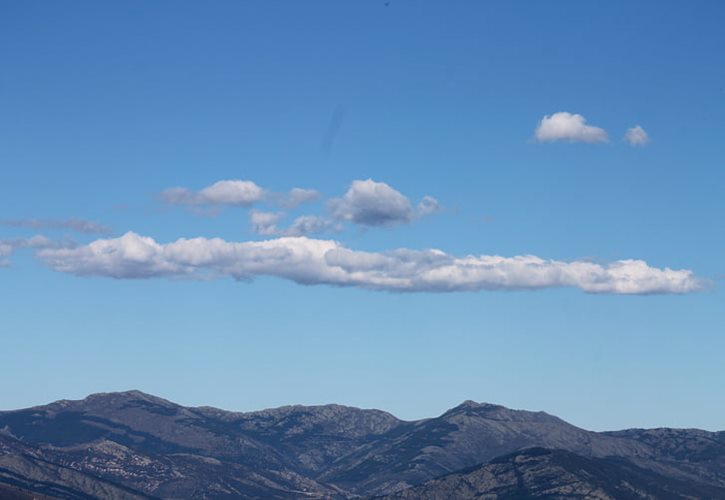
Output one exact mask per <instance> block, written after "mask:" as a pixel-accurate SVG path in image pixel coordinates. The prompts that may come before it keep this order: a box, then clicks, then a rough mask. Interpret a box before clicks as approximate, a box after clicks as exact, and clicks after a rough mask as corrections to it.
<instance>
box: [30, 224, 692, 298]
mask: <svg viewBox="0 0 725 500" xmlns="http://www.w3.org/2000/svg"><path fill="white" fill-rule="evenodd" d="M37 255H38V257H39V258H40V259H42V260H43V261H44V262H45V263H46V264H47V265H48V266H50V267H51V268H53V269H55V270H56V271H60V272H65V273H72V274H76V275H79V276H106V277H113V278H119V279H121V278H152V277H163V276H165V277H188V278H195V279H207V278H221V277H227V276H229V277H232V278H235V279H238V280H250V279H253V278H255V277H257V276H275V277H278V278H282V279H288V280H292V281H295V282H297V283H301V284H306V285H312V284H327V285H336V286H350V287H358V288H365V289H372V290H385V291H392V292H453V291H478V290H522V289H543V288H554V287H576V288H579V289H581V290H583V291H585V292H590V293H615V294H664V293H688V292H694V291H697V290H700V289H701V288H703V286H704V282H703V281H702V280H701V279H699V278H697V277H696V276H695V275H694V274H693V272H692V271H689V270H672V269H669V268H664V269H659V268H655V267H650V266H649V265H647V263H646V262H644V261H641V260H620V261H616V262H613V263H610V264H608V265H600V264H595V263H591V262H584V261H571V262H564V261H556V260H545V259H541V258H539V257H535V256H530V255H529V256H516V257H501V256H497V255H469V256H465V257H455V256H453V255H449V254H446V253H444V252H442V251H440V250H423V251H418V250H409V249H398V250H393V251H388V252H381V253H376V252H361V251H355V250H351V249H348V248H345V247H344V246H342V245H341V244H340V243H338V242H336V241H333V240H320V239H310V238H306V237H283V238H277V239H271V240H267V241H250V242H228V241H224V240H222V239H219V238H214V239H206V238H194V239H184V238H182V239H179V240H177V241H175V242H173V243H167V244H160V243H157V242H156V241H154V240H153V239H152V238H148V237H143V236H139V235H137V234H135V233H127V234H125V235H123V236H122V237H120V238H114V239H99V240H96V241H94V242H92V243H90V244H88V245H85V246H80V247H76V248H46V249H42V250H39V251H38V253H37Z"/></svg>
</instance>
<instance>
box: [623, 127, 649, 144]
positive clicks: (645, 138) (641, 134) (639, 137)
mask: <svg viewBox="0 0 725 500" xmlns="http://www.w3.org/2000/svg"><path fill="white" fill-rule="evenodd" d="M624 140H625V141H627V142H628V143H629V145H630V146H644V145H646V144H647V143H648V142H649V135H648V134H647V132H646V131H645V130H644V129H643V128H642V127H640V126H639V125H635V126H634V127H632V128H629V129H627V132H626V133H625V134H624Z"/></svg>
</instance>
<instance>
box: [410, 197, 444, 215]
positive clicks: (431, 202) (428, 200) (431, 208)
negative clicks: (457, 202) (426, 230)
mask: <svg viewBox="0 0 725 500" xmlns="http://www.w3.org/2000/svg"><path fill="white" fill-rule="evenodd" d="M441 210H443V207H442V206H441V204H440V203H438V200H436V199H435V198H433V197H432V196H427V195H426V196H424V197H423V199H422V200H420V203H418V207H417V209H416V212H417V214H418V215H419V216H425V215H431V214H435V213H438V212H440V211H441Z"/></svg>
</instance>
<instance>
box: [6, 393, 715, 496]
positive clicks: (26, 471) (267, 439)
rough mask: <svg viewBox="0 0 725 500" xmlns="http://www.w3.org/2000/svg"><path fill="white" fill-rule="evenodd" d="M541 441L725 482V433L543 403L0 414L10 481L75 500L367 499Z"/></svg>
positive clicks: (89, 405) (150, 401) (116, 402)
mask: <svg viewBox="0 0 725 500" xmlns="http://www.w3.org/2000/svg"><path fill="white" fill-rule="evenodd" d="M532 447H540V448H546V449H549V450H567V451H568V452H570V453H571V454H572V455H571V456H576V457H579V458H580V459H581V460H591V461H593V462H592V463H595V464H596V463H600V462H598V461H601V460H606V463H607V464H609V465H610V466H611V467H615V468H616V467H619V468H623V467H624V468H628V469H627V470H626V471H625V470H623V471H622V474H635V472H632V471H636V474H635V475H637V474H639V475H638V476H637V477H640V476H641V475H642V473H641V472H639V471H647V473H648V474H653V475H654V476H653V477H663V478H667V479H668V480H671V481H675V482H676V483H677V484H678V485H688V484H689V485H692V488H693V491H695V488H716V489H717V488H725V433H712V432H705V431H699V430H672V429H655V430H637V429H631V430H625V431H618V432H608V433H596V432H590V431H586V430H583V429H580V428H577V427H575V426H572V425H571V424H568V423H566V422H564V421H563V420H561V419H559V418H557V417H554V416H551V415H548V414H546V413H543V412H528V411H519V410H510V409H507V408H504V407H501V406H496V405H490V404H478V403H474V402H471V401H467V402H465V403H463V404H461V405H459V406H457V407H455V408H453V409H451V410H449V411H447V412H445V413H444V414H443V415H441V416H439V417H436V418H431V419H425V420H420V421H413V422H406V421H402V420H399V419H397V418H395V417H394V416H392V415H390V414H389V413H386V412H383V411H379V410H361V409H357V408H350V407H345V406H339V405H325V406H313V407H305V406H287V407H282V408H276V409H270V410H264V411H258V412H250V413H235V412H227V411H223V410H219V409H215V408H207V407H201V408H187V407H183V406H180V405H177V404H174V403H172V402H169V401H166V400H164V399H161V398H157V397H154V396H150V395H147V394H144V393H141V392H138V391H129V392H124V393H110V394H96V395H92V396H89V397H87V398H86V399H84V400H81V401H58V402H56V403H52V404H49V405H46V406H40V407H35V408H29V409H25V410H17V411H7V412H0V485H7V486H11V487H15V488H20V489H24V490H27V491H33V492H38V493H41V494H45V495H47V496H49V497H54V498H73V499H75V498H79V499H80V498H111V499H113V498H119V499H120V498H272V499H274V498H278V499H287V498H326V499H344V498H359V497H369V496H374V495H386V494H391V493H395V492H400V491H402V490H405V489H407V488H410V487H412V486H416V485H420V484H421V483H424V482H425V481H429V480H431V479H433V478H438V477H440V476H444V475H450V474H451V473H454V472H456V471H460V470H461V469H464V468H467V467H472V466H474V467H481V464H487V463H489V462H491V461H492V460H494V461H495V460H496V459H497V457H501V456H505V455H507V454H510V453H512V452H517V451H520V450H523V449H527V448H532ZM553 453H554V452H553ZM555 453H559V452H555ZM559 456H560V455H554V457H555V458H556V459H557V460H558V457H559ZM567 456H569V455H567ZM612 457H617V460H618V461H613V460H612ZM582 463H584V462H582ZM587 463H588V462H587ZM601 463H603V462H601ZM559 465H561V464H559ZM547 466H548V465H547ZM486 467H488V466H486ZM486 470H489V469H486ZM492 470H493V469H492ZM495 470H503V469H502V468H501V467H498V468H495ZM552 470H554V469H552ZM556 470H559V469H556ZM489 472H490V473H493V472H491V471H490V470H489ZM446 477H448V479H447V481H449V482H450V481H451V479H450V478H451V477H454V476H446ZM535 477H539V476H535ZM641 479H642V480H643V481H644V480H645V479H646V478H641ZM633 480H634V479H633ZM502 481H504V479H502ZM504 482H505V481H504ZM502 484H503V483H502ZM643 484H644V483H643ZM647 484H649V483H647ZM673 488H674V486H673ZM716 489H715V490H713V491H719V490H716ZM604 491H608V490H604ZM612 491H616V490H612ZM673 491H675V490H673ZM678 491H679V490H678ZM703 491H705V490H703ZM708 491H709V490H708ZM406 494H407V493H406ZM411 494H412V493H411ZM696 496H697V495H696ZM655 497H656V496H655ZM405 498H414V497H405ZM420 498H425V497H420ZM432 498H433V497H432ZM604 498H606V497H604ZM722 498H725V497H722Z"/></svg>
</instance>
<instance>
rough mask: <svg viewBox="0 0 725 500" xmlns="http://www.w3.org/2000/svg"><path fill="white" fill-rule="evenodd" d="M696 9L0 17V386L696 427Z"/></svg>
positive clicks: (700, 230) (701, 125)
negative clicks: (259, 222) (485, 407)
mask: <svg viewBox="0 0 725 500" xmlns="http://www.w3.org/2000/svg"><path fill="white" fill-rule="evenodd" d="M724 15H725V6H723V5H722V3H721V2H716V1H703V2H698V4H697V7H696V8H695V7H694V6H693V5H692V4H691V3H688V2H655V1H642V2H636V3H632V2H608V3H606V4H605V3H603V2H600V3H594V2H578V1H576V2H575V1H561V2H537V3H533V2H474V1H460V2H438V1H416V2H413V1H410V0H408V1H405V0H391V1H390V2H389V4H388V5H386V3H385V2H384V1H380V2H373V1H371V2H339V1H328V2H324V1H319V2H292V1H286V2H283V1H268V2H231V1H229V2H215V3H214V4H213V5H207V4H204V5H202V4H192V3H191V2H188V3H181V2H161V1H159V2H154V3H152V4H151V3H148V2H140V1H138V2H135V1H132V2H123V3H120V4H117V5H110V4H99V3H97V2H73V3H72V4H71V3H64V2H22V3H16V4H12V5H11V4H6V5H4V6H2V7H0V64H1V65H2V66H0V68H1V71H0V99H2V110H3V112H2V113H0V166H1V168H2V170H1V171H2V182H0V222H1V223H2V225H0V242H3V243H0V261H2V262H4V264H5V267H4V268H1V269H0V285H1V287H0V340H1V342H2V349H0V394H1V395H2V396H0V407H2V408H17V407H24V406H29V405H32V404H40V403H44V402H48V401H50V400H54V399H60V398H80V397H83V396H85V395H86V394H88V393H91V392H99V391H112V390H125V389H129V388H137V389H141V390H144V391H147V392H150V393H154V394H157V395H160V396H162V397H166V398H169V399H172V400H175V401H178V402H180V403H183V404H190V405H201V404H206V405H213V406H219V407H222V408H227V409H236V410H252V409H259V408H262V407H269V406H278V405H283V404H291V403H302V404H318V403H328V402H336V403H342V404H349V405H354V406H362V407H377V408H383V409H386V410H389V411H391V412H393V413H395V414H396V415H398V416H400V417H402V418H421V417H426V416H432V415H436V414H439V413H441V412H442V411H443V410H445V409H446V408H449V407H451V406H454V405H456V404H458V403H459V402H461V401H462V400H464V399H474V400H477V401H488V402H492V403H499V404H503V405H506V406H510V407H514V408H526V409H534V410H538V409H542V410H545V411H547V412H549V413H554V414H557V415H559V416H561V417H562V418H565V419H567V420H569V421H571V422H573V423H575V424H577V425H581V426H584V427H588V428H593V429H615V428H621V427H634V426H641V427H651V426H663V425H667V426H679V427H703V428H708V429H721V428H722V427H723V425H722V422H723V419H725V402H723V401H722V398H721V397H719V394H720V389H721V388H722V387H723V386H724V385H725V372H724V371H723V369H722V352H723V349H725V337H724V336H723V333H725V331H724V325H725V307H723V294H722V290H721V289H722V277H723V275H725V269H724V268H723V264H722V262H723V260H722V259H723V253H724V250H725V231H724V230H723V215H725V196H723V194H724V193H723V185H724V183H725V168H724V167H723V159H724V157H725V143H724V142H723V140H722V137H723V132H724V131H725V121H724V120H725V114H724V111H723V110H724V106H725V65H723V64H721V62H722V61H721V59H722V57H721V55H722V54H723V53H725V34H724V33H723V30H722V29H721V21H722V19H723V16H724ZM556 113H569V114H556ZM577 115H580V116H577ZM542 120H543V121H542ZM551 120H553V121H551ZM636 125H640V126H641V127H642V129H643V130H644V131H646V134H647V138H648V140H647V142H646V144H639V145H637V144H635V145H632V144H630V143H628V142H627V141H626V140H624V136H625V132H626V131H627V130H628V129H630V128H632V127H635V126H636ZM541 127H543V129H542V128H541ZM587 127H596V128H587ZM605 135H606V140H605ZM228 180H231V181H234V182H235V183H234V184H229V185H227V186H226V187H228V188H229V189H231V191H232V195H233V196H232V198H231V199H230V198H229V197H227V198H224V196H222V194H223V193H222V194H220V193H221V191H220V190H219V189H216V190H214V189H211V190H207V191H203V190H204V188H208V187H210V186H214V185H215V183H217V182H219V181H228ZM368 180H371V181H369V182H368ZM237 181H243V182H245V183H246V184H239V183H238V182H237ZM355 181H360V182H358V183H355ZM251 183H254V184H253V185H252V184H251ZM250 186H252V187H257V188H259V190H260V191H259V192H256V194H255V193H252V194H251V195H250V192H249V190H248V189H247V190H246V191H245V189H246V188H249V187H250ZM177 187H180V188H184V189H185V191H182V192H181V193H183V196H182V197H181V198H179V197H176V198H174V197H173V196H172V197H170V196H169V191H168V190H169V189H171V188H177ZM218 187H219V185H217V188H218ZM242 188H244V189H242ZM293 188H304V189H310V190H315V192H316V193H317V194H316V199H315V200H312V201H309V202H307V203H302V204H300V205H298V206H296V207H290V203H289V197H288V194H287V193H289V190H291V189H293ZM177 194H178V191H177ZM245 196H246V197H245ZM250 196H251V197H250ZM425 196H429V197H432V198H434V199H435V200H436V202H435V204H434V205H431V206H429V209H424V208H423V207H419V206H418V203H419V202H420V200H422V199H423V198H424V197H425ZM230 200H231V201H230ZM253 214H257V217H260V214H261V217H262V218H264V217H265V214H266V216H267V219H266V220H267V221H269V220H271V219H273V220H275V221H276V222H275V226H274V227H271V226H269V225H267V226H265V228H266V229H260V227H259V226H258V228H257V229H258V230H257V231H254V230H253V228H252V226H251V224H250V218H251V217H254V215H253ZM270 214H271V215H270ZM301 216H309V217H315V219H314V220H315V221H316V222H317V223H319V224H322V227H323V229H325V231H322V232H319V233H307V232H304V234H302V233H303V232H301V231H299V230H297V229H295V230H293V229H291V228H292V227H293V224H294V221H295V219H296V218H298V217H301ZM270 218H271V219H270ZM310 220H312V219H310ZM69 221H70V222H69ZM80 221H92V222H93V223H95V224H97V225H101V226H104V227H105V228H108V231H106V232H102V231H98V232H97V234H96V233H94V232H88V230H89V229H94V227H92V226H83V224H81V222H80ZM78 229H84V230H86V232H83V231H78ZM295 231H296V232H295ZM129 232H130V233H131V234H130V235H128V234H127V233H129ZM260 232H261V233H263V234H259V233H260ZM38 235H40V236H42V239H41V238H37V237H36V238H35V239H34V240H31V239H30V238H33V237H34V236H38ZM123 235H127V236H126V237H123ZM122 237H123V238H125V239H123V238H122ZM143 238H149V239H143ZM179 238H187V239H188V238H204V239H203V240H196V243H193V242H189V241H188V240H182V242H181V243H179V242H177V240H178V239H179ZM212 238H220V240H218V241H217V240H212ZM94 240H107V241H106V242H100V243H99V242H97V243H92V242H93V241H94ZM262 241H270V242H272V243H271V245H272V247H273V248H267V247H264V245H266V244H258V243H253V242H262ZM174 242H177V243H174ZM3 245H5V246H4V247H3ZM89 245H91V246H89ZM94 245H95V246H94ZM99 245H101V246H102V248H101V247H99ZM103 245H105V246H103ZM260 245H261V246H260ZM322 247H324V248H322ZM3 248H5V250H4V252H5V254H6V257H3ZM396 249H407V250H406V251H405V252H397V253H396V252H394V250H396ZM429 249H437V250H438V251H439V252H438V253H432V252H430V251H429ZM302 254H304V256H305V257H300V258H299V259H298V258H297V257H299V255H302ZM109 255H110V257H109ZM290 255H291V256H293V257H289V256H290ZM467 256H471V257H470V259H468V260H466V257H467ZM482 256H483V257H482ZM486 256H500V257H501V258H502V259H503V261H501V262H496V263H491V262H490V260H486V259H488V257H486ZM516 256H535V257H536V258H538V259H541V261H540V262H539V261H536V263H533V264H532V263H531V262H528V263H521V262H520V261H515V260H511V259H513V258H514V257H516ZM630 260H636V261H644V262H646V266H645V265H644V264H642V265H639V267H637V268H636V269H634V268H631V267H626V266H630V265H631V264H627V265H625V268H620V267H617V266H618V265H620V264H618V263H622V262H629V261H630ZM202 261H203V262H202ZM323 261H324V262H323ZM320 263H323V264H324V265H323V264H320ZM318 264H319V266H318ZM471 266H473V268H475V269H474V270H472V267H471ZM643 266H644V267H643ZM618 269H623V271H622V273H624V274H621V273H619V271H618ZM343 271H344V272H343ZM592 273H593V274H592ZM618 273H619V274H618ZM678 273H679V274H678ZM592 276H594V277H593V278H592ZM234 277H236V278H241V279H236V280H235V279H234ZM449 289H452V290H453V291H445V290H449ZM622 292H629V293H622ZM632 292H633V293H632Z"/></svg>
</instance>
